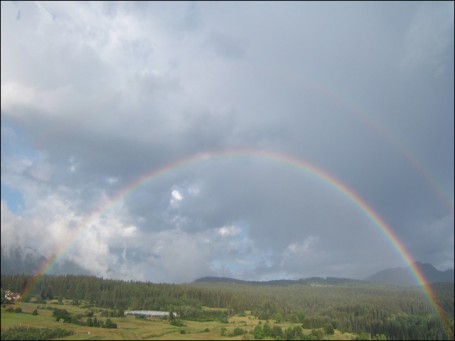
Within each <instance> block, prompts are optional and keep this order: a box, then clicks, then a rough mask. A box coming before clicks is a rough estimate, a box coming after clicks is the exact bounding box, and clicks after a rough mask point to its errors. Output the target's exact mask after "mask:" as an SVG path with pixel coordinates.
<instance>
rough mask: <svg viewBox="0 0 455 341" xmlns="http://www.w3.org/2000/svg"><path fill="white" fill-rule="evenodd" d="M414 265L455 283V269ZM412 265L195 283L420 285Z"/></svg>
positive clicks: (434, 278)
mask: <svg viewBox="0 0 455 341" xmlns="http://www.w3.org/2000/svg"><path fill="white" fill-rule="evenodd" d="M413 266H417V267H418V268H419V269H420V271H421V273H422V274H423V276H424V277H425V279H426V280H427V281H428V283H438V282H449V283H454V270H453V269H450V270H445V271H440V270H438V269H436V268H435V267H434V266H433V265H431V264H428V263H420V262H415V263H414V265H413ZM412 271H413V270H411V268H410V266H408V267H398V268H390V269H385V270H381V271H379V272H377V273H375V274H374V275H372V276H369V277H367V278H366V279H364V280H358V279H351V278H339V277H327V278H322V277H309V278H301V279H296V280H292V279H278V280H270V281H245V280H241V279H236V278H229V277H201V278H198V279H196V280H195V281H194V282H193V283H227V284H231V283H235V284H255V285H257V284H259V285H292V284H304V285H321V286H324V285H337V284H346V283H362V282H363V283H365V282H371V283H379V284H392V285H397V286H405V287H407V286H416V285H420V283H419V284H418V283H417V282H416V278H415V276H414V275H413V273H412Z"/></svg>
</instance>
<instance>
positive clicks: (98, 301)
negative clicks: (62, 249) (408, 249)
mask: <svg viewBox="0 0 455 341" xmlns="http://www.w3.org/2000/svg"><path fill="white" fill-rule="evenodd" d="M32 280H33V279H32V277H31V276H25V275H19V276H10V275H2V277H1V288H2V300H3V296H4V295H3V291H4V290H12V291H14V292H19V293H24V290H26V289H27V288H29V286H30V284H31V283H32ZM433 290H434V292H435V293H436V295H437V297H438V299H439V301H440V303H441V306H442V308H443V310H444V313H445V317H446V319H447V320H448V321H449V325H450V328H451V330H452V335H453V320H454V293H453V284H442V283H440V284H435V285H434V286H433ZM26 294H27V295H26V296H25V297H23V300H25V301H30V300H36V302H39V301H40V300H46V299H59V300H61V299H63V298H65V299H72V300H74V302H75V303H77V302H78V301H82V300H83V301H84V302H88V304H92V305H96V306H98V307H104V308H109V309H112V310H113V311H116V312H117V313H118V312H120V311H123V310H126V309H132V310H140V309H144V310H164V311H170V310H172V311H175V312H177V314H178V315H179V316H180V317H181V318H182V319H216V320H220V321H222V320H225V319H226V318H227V317H228V316H229V315H232V314H243V313H244V312H245V311H251V312H252V314H253V315H255V316H257V317H259V318H260V319H264V320H275V321H280V320H282V321H292V322H299V323H302V326H303V327H304V328H321V327H324V326H327V325H331V326H332V327H333V328H336V329H338V330H341V331H351V332H356V333H368V334H370V335H372V336H375V335H380V334H384V335H386V337H387V338H388V339H407V340H410V339H447V338H448V335H447V332H446V331H445V329H444V326H443V323H442V322H441V320H440V318H439V317H438V316H436V314H435V312H434V310H433V309H432V307H431V305H430V304H429V303H428V301H427V299H426V297H425V296H424V294H423V292H422V290H421V289H420V288H399V287H393V286H386V285H379V284H369V283H361V282H359V283H342V284H338V285H308V284H287V285H277V284H274V285H257V284H256V285H255V284H248V283H247V284H245V283H239V282H237V283H236V282H233V283H226V282H220V283H213V282H208V283H207V282H198V283H192V284H185V285H175V284H153V283H142V282H132V281H129V282H126V281H118V280H107V279H101V278H96V277H87V276H44V277H42V278H41V279H40V280H38V281H37V282H36V283H35V285H33V286H32V287H31V290H30V291H29V292H28V293H26ZM2 303H3V302H2ZM202 307H211V308H226V309H225V310H214V311H213V312H211V313H209V312H207V310H204V309H202Z"/></svg>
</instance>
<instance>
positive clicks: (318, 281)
mask: <svg viewBox="0 0 455 341" xmlns="http://www.w3.org/2000/svg"><path fill="white" fill-rule="evenodd" d="M358 282H363V281H361V280H358V279H351V278H338V277H327V278H322V277H309V278H301V279H295V280H294V279H276V280H270V281H245V280H241V279H236V278H230V277H210V276H209V277H201V278H198V279H196V280H195V281H193V283H227V284H231V283H235V284H255V285H258V284H259V285H292V284H306V285H336V284H343V283H358Z"/></svg>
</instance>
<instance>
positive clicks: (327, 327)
mask: <svg viewBox="0 0 455 341" xmlns="http://www.w3.org/2000/svg"><path fill="white" fill-rule="evenodd" d="M324 331H325V333H326V334H329V335H332V334H335V330H334V329H333V325H332V324H331V323H326V324H324Z"/></svg>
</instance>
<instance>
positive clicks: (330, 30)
mask: <svg viewBox="0 0 455 341" xmlns="http://www.w3.org/2000/svg"><path fill="white" fill-rule="evenodd" d="M18 13H21V15H20V20H16V18H17V16H18ZM233 23H235V24H233ZM1 82H2V85H1V86H2V131H3V127H4V126H5V127H9V129H10V130H11V131H13V132H15V133H12V134H10V135H11V136H9V137H4V136H3V134H2V148H3V146H4V142H5V141H7V140H6V139H8V143H10V145H23V146H24V147H22V149H21V150H17V149H14V148H7V149H5V150H6V153H2V184H3V183H4V184H5V185H7V186H8V188H11V189H12V190H15V191H19V192H20V193H22V194H23V197H24V203H25V204H24V205H25V207H24V210H23V212H20V213H19V214H16V212H13V211H11V210H10V209H9V208H8V206H7V202H8V200H6V199H7V198H3V197H2V213H3V210H4V212H6V213H5V215H3V214H2V226H3V224H5V228H2V248H3V247H4V243H3V239H5V241H6V240H8V241H12V240H14V238H15V237H14V236H15V233H16V232H14V231H16V229H17V228H18V226H21V224H23V223H24V221H25V222H26V223H28V224H29V225H30V226H40V225H42V224H45V225H46V226H48V229H49V232H50V233H51V232H52V231H56V232H55V233H54V234H53V235H54V238H53V239H52V240H51V241H49V242H47V243H46V246H47V247H48V248H52V247H55V246H56V245H58V243H59V241H60V239H59V238H63V236H64V235H65V231H68V230H69V229H71V228H74V226H78V225H77V224H83V223H86V218H87V217H88V216H90V214H91V213H93V211H94V210H96V209H98V208H99V205H100V202H103V200H107V199H108V198H109V197H111V196H113V195H115V193H118V191H121V190H122V189H125V188H126V187H127V186H128V184H131V182H132V181H134V180H135V179H137V178H139V177H140V176H142V175H144V174H152V173H153V172H154V171H156V170H158V169H161V168H162V167H164V166H165V165H169V164H172V163H173V162H175V161H177V160H181V159H183V158H185V157H188V156H189V155H193V154H197V153H203V152H206V151H208V150H229V149H234V148H257V149H265V150H274V151H277V152H282V153H287V154H290V155H293V156H295V157H297V158H301V159H303V160H306V161H307V162H309V163H311V164H314V165H316V166H317V167H319V168H321V169H323V170H325V171H326V172H328V173H330V174H332V175H333V176H334V177H335V178H337V179H339V180H340V181H341V182H343V183H345V184H346V185H347V186H348V187H349V188H351V190H352V191H354V192H356V193H358V194H359V195H360V196H361V197H362V198H364V199H365V200H366V202H368V203H369V204H370V205H371V206H372V207H373V208H374V209H375V210H376V211H377V212H378V213H379V214H380V215H381V216H382V217H383V218H384V220H385V221H386V222H387V223H388V224H389V225H390V227H391V228H392V229H393V230H394V231H395V233H396V234H397V236H398V237H399V238H400V240H401V241H402V242H403V244H404V245H406V246H407V247H408V248H409V250H410V252H411V254H412V255H413V256H414V257H415V258H416V259H418V260H420V261H428V262H433V263H434V264H435V265H436V266H441V267H451V266H452V267H453V252H452V251H453V230H452V227H453V209H452V210H451V209H450V206H451V207H452V208H453V190H452V188H453V174H454V169H453V164H454V162H453V153H454V150H453V110H454V108H453V90H454V89H453V4H451V3H436V4H433V3H336V4H335V3H330V4H323V3H320V4H319V3H262V4H259V3H244V4H238V3H207V4H200V3H169V4H168V3H90V4H85V3H68V4H59V3H37V4H34V3H33V4H32V3H19V4H12V3H5V4H2V80H1ZM2 151H3V149H2ZM3 154H5V155H3ZM2 195H3V194H2ZM38 198H41V200H40V201H39V202H38V200H39V199H38ZM447 206H449V207H447ZM107 207H108V208H111V209H106V210H105V211H103V212H102V214H98V215H96V217H94V218H93V221H91V222H90V224H91V225H90V227H89V228H87V229H86V233H84V234H81V237H80V240H78V241H77V242H75V248H74V252H73V253H70V254H68V255H67V257H68V261H70V262H73V263H74V264H77V265H78V266H80V267H82V268H84V269H87V270H89V271H91V272H94V273H100V274H105V275H109V276H114V277H131V276H134V277H135V278H138V279H152V280H154V279H155V280H156V279H159V280H163V281H165V280H171V281H185V280H191V279H192V278H195V277H197V276H198V275H201V276H202V275H204V274H208V273H211V274H215V275H216V274H224V275H229V274H231V275H238V276H242V277H244V278H246V277H248V276H249V277H251V278H249V279H253V277H255V278H261V279H264V278H273V277H305V276H307V275H332V276H347V275H349V276H352V277H366V276H368V275H370V273H368V271H375V270H380V269H381V268H383V267H386V266H395V265H396V264H397V263H400V262H402V260H401V259H400V258H399V256H398V255H397V254H396V253H394V252H393V251H391V250H392V248H391V245H390V244H389V242H388V241H387V240H386V239H385V238H384V235H383V234H382V232H380V230H379V228H378V227H377V226H375V225H374V224H373V223H372V221H371V219H369V218H368V217H367V215H366V214H365V212H362V210H361V209H359V207H356V205H354V204H353V203H351V202H350V201H349V200H347V198H346V197H345V196H343V195H342V194H340V193H339V192H337V191H336V190H335V188H334V187H333V186H331V185H329V184H327V183H324V182H323V181H321V180H318V178H317V176H314V175H309V174H307V173H305V172H303V171H302V170H296V169H292V168H291V167H289V166H285V165H283V164H281V165H280V164H277V163H275V162H271V161H270V160H264V159H261V158H258V157H257V156H256V157H255V156H253V155H252V156H250V157H249V158H245V157H227V158H222V159H219V160H218V159H214V160H211V159H207V160H204V161H200V162H197V163H195V164H188V165H186V166H184V167H180V168H178V169H173V171H171V172H168V173H166V174H164V175H163V176H161V177H160V178H157V179H152V180H151V181H149V182H147V183H146V184H144V185H143V186H140V187H139V188H138V189H136V190H134V191H130V192H129V193H128V195H124V196H121V197H120V198H118V200H117V201H116V202H115V203H112V204H108V205H107ZM24 219H25V220H24ZM69 222H71V223H69ZM435 231H437V233H436V232H435ZM39 238H40V234H37V233H34V232H33V228H32V229H31V230H30V231H28V232H27V233H24V234H23V235H22V236H21V237H20V238H19V240H18V243H19V244H20V245H27V244H28V243H31V242H32V241H33V242H36V239H39ZM174 249H178V251H176V252H177V254H176V256H175V257H174V258H172V257H169V253H170V252H171V250H174ZM185 249H187V251H185V252H186V255H185V252H184V251H183V250H185ZM40 251H42V252H45V248H44V247H43V250H40ZM384 252H386V253H387V254H388V255H390V256H387V257H384ZM89 257H92V259H93V257H96V259H97V261H96V262H94V263H90V262H89V261H88V259H89ZM189 261H191V262H193V263H191V264H188V262H189ZM133 263H134V266H132V264H133ZM114 268H116V269H117V270H116V271H117V272H116V273H115V274H113V272H112V271H113V270H112V269H114Z"/></svg>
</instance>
